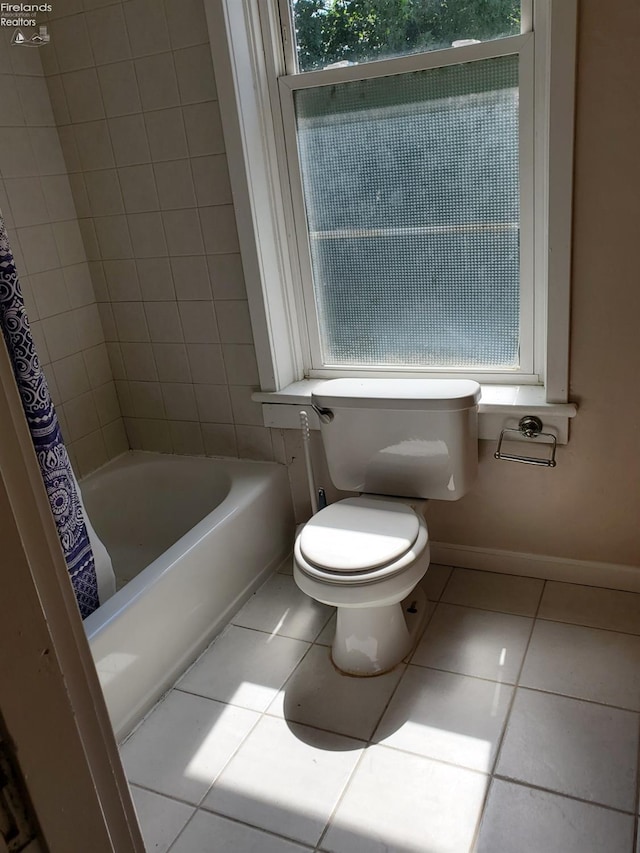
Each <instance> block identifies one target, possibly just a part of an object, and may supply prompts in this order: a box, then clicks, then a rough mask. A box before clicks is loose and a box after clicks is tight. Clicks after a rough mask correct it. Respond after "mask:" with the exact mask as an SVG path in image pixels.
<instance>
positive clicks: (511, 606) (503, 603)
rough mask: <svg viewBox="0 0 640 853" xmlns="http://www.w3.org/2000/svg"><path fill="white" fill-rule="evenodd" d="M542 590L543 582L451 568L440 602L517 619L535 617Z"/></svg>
mask: <svg viewBox="0 0 640 853" xmlns="http://www.w3.org/2000/svg"><path fill="white" fill-rule="evenodd" d="M543 587H544V581H543V580H540V579H538V578H520V577H515V576H513V575H504V574H498V573H496V572H480V571H473V570H471V569H454V571H453V574H452V575H451V578H450V579H449V582H448V584H447V587H446V589H445V591H444V593H443V595H442V601H446V602H448V603H449V604H462V605H467V606H468V607H480V608H482V609H484V610H499V611H501V612H502V613H516V614H518V615H520V616H535V615H536V610H537V608H538V603H539V601H540V596H541V595H542V589H543Z"/></svg>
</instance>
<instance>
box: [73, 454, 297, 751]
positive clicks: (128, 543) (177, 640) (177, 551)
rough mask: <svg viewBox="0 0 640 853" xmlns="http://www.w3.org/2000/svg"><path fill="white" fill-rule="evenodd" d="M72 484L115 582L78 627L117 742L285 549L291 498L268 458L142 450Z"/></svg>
mask: <svg viewBox="0 0 640 853" xmlns="http://www.w3.org/2000/svg"><path fill="white" fill-rule="evenodd" d="M80 487H81V490H82V496H83V499H84V503H85V506H86V510H87V513H88V515H89V517H90V518H91V520H92V522H93V525H94V527H95V529H96V531H97V533H98V535H99V536H100V538H101V539H102V541H103V542H104V544H105V545H106V547H107V550H108V551H109V554H110V555H111V559H112V561H113V566H114V571H115V574H116V580H117V583H118V585H119V586H122V588H121V589H119V590H118V591H117V592H116V593H115V595H113V596H112V597H111V598H109V599H108V600H107V601H106V602H105V603H104V604H102V605H101V607H99V608H98V610H96V611H95V613H92V614H91V616H89V617H88V618H87V619H85V622H84V626H85V631H86V634H87V637H88V640H89V644H90V647H91V651H92V654H93V658H94V660H95V664H96V667H97V670H98V675H99V677H100V682H101V684H102V688H103V691H104V695H105V699H106V703H107V707H108V709H109V714H110V717H111V721H112V723H113V727H114V730H115V733H116V737H117V738H118V739H119V740H122V738H124V737H125V736H126V735H127V734H128V733H129V732H130V731H131V729H132V728H133V727H134V726H135V725H136V724H137V723H138V721H139V720H141V719H142V717H143V716H144V714H145V713H146V712H147V711H148V710H149V709H150V708H151V707H152V705H153V704H154V703H155V702H156V701H157V700H158V699H159V698H160V696H162V694H163V693H164V692H165V691H166V690H167V689H168V688H169V687H170V686H171V685H172V684H173V683H174V682H175V680H176V678H177V677H178V676H179V675H180V674H181V673H182V672H183V671H184V670H185V669H186V668H187V666H189V664H191V663H192V662H193V661H194V660H195V658H196V657H197V656H198V655H199V653H200V652H201V651H202V650H203V649H204V648H205V647H206V646H207V644H208V643H209V642H210V641H211V640H212V639H213V637H214V636H215V635H216V634H217V633H218V632H219V631H220V630H221V628H222V627H224V625H225V624H226V623H227V622H228V620H229V619H230V617H231V616H232V615H233V614H234V613H235V611H236V610H237V609H238V608H239V607H240V606H241V605H242V604H243V603H244V601H245V600H246V599H247V598H248V597H249V596H250V595H251V593H252V592H253V591H254V590H255V589H256V587H257V586H258V585H259V584H260V583H261V582H262V581H263V580H264V579H265V578H266V577H267V575H268V574H269V573H271V572H272V571H273V570H274V569H275V568H276V567H277V566H278V565H279V564H280V562H281V561H282V560H283V559H284V558H285V557H286V556H287V553H288V552H289V551H290V550H291V543H292V541H293V530H294V523H293V514H292V509H291V498H290V493H289V486H288V481H287V476H286V470H285V468H284V467H283V466H280V465H276V464H274V463H269V462H248V461H247V462H246V461H241V460H234V459H229V460H227V459H205V458H195V457H186V456H182V457H181V456H168V455H164V454H157V453H145V452H143V451H131V452H129V453H126V454H124V455H123V456H121V457H118V459H116V460H114V461H112V462H110V463H109V464H108V465H105V466H104V467H103V468H101V469H100V470H99V471H97V472H95V473H94V474H90V475H89V476H88V477H85V478H84V479H83V480H82V481H81V482H80ZM123 584H124V585H123Z"/></svg>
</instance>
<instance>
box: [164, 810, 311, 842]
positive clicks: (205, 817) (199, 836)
mask: <svg viewBox="0 0 640 853" xmlns="http://www.w3.org/2000/svg"><path fill="white" fill-rule="evenodd" d="M214 845H215V846H214ZM312 849H313V848H311V847H306V846H305V847H302V846H301V845H300V844H296V843H295V842H293V841H287V840H286V839H284V838H278V837H277V836H275V835H271V834H269V833H267V832H261V831H260V830H259V829H255V828H254V827H252V826H247V825H246V824H242V823H238V822H237V821H235V820H228V819H227V818H225V817H221V816H220V815H216V814H211V813H209V812H206V811H202V809H201V810H200V811H198V813H197V814H196V815H195V817H194V818H193V820H191V821H190V822H189V825H188V826H187V828H186V829H185V830H184V832H183V833H182V834H181V836H180V838H179V839H178V841H177V842H176V844H175V845H174V846H173V847H172V848H171V853H211V851H213V850H220V851H224V850H227V851H230V853H231V851H234V850H235V851H238V853H311V851H312Z"/></svg>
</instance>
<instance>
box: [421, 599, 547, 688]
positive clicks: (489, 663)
mask: <svg viewBox="0 0 640 853" xmlns="http://www.w3.org/2000/svg"><path fill="white" fill-rule="evenodd" d="M532 624H533V620H532V619H528V618H526V617H524V616H512V615H510V614H506V613H492V612H490V611H486V610H476V609H474V608H471V607H458V606H457V605H455V604H443V603H442V602H441V603H440V604H439V605H438V606H437V608H436V611H435V613H434V614H433V616H432V617H431V621H430V622H429V624H428V626H427V630H426V631H425V633H424V635H423V637H422V640H421V641H420V643H419V644H418V647H417V649H416V651H415V652H414V654H413V657H412V658H411V663H414V664H418V665H420V666H428V667H433V668H434V669H444V670H448V671H449V672H458V673H460V674H461V675H474V676H477V677H479V678H489V679H491V680H492V681H505V682H508V683H511V684H513V683H515V681H516V679H517V677H518V673H519V671H520V666H521V664H522V659H523V657H524V653H525V650H526V648H527V642H528V640H529V635H530V633H531V626H532Z"/></svg>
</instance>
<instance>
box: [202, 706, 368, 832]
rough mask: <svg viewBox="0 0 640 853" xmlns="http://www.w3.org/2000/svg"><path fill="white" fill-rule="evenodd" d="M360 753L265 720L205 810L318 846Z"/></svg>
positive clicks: (334, 739) (347, 744)
mask: <svg viewBox="0 0 640 853" xmlns="http://www.w3.org/2000/svg"><path fill="white" fill-rule="evenodd" d="M361 753H362V744H361V743H360V742H359V741H353V740H351V739H349V738H345V737H342V736H340V735H335V734H330V733H328V732H322V731H319V730H318V729H312V728H309V727H308V726H300V725H297V724H295V723H286V722H285V721H284V720H279V719H276V718H275V717H263V718H262V719H261V720H260V722H259V723H258V725H257V726H256V728H255V729H254V730H253V732H252V733H251V736H250V737H248V738H247V739H246V741H245V742H244V744H243V746H242V748H241V749H239V750H238V752H237V753H236V755H235V756H234V757H233V760H232V761H230V762H229V764H228V765H227V767H226V768H225V770H224V772H223V773H221V774H220V777H219V778H218V780H217V782H216V784H215V785H214V786H213V788H212V789H211V791H210V792H209V793H208V795H207V797H206V799H205V800H204V802H203V807H204V808H206V809H210V810H211V811H214V812H216V813H218V814H223V815H226V816H228V817H231V818H235V819H236V820H241V821H243V822H245V823H249V824H251V825H253V826H256V827H259V828H260V829H265V830H268V831H270V832H276V833H278V834H280V835H284V836H286V837H287V838H291V839H292V840H294V841H300V842H302V843H303V844H310V845H314V844H316V843H317V842H318V840H319V838H320V835H321V833H322V831H323V829H324V827H325V825H326V823H327V821H328V820H329V817H330V815H331V813H332V811H333V809H334V808H335V806H336V804H337V802H338V799H339V797H340V795H341V793H342V791H343V790H344V787H345V785H346V783H347V780H348V778H349V776H350V775H351V772H352V770H353V768H354V766H355V764H356V762H357V761H358V759H359V757H360V755H361Z"/></svg>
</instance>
